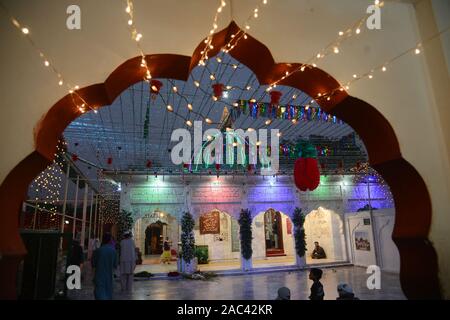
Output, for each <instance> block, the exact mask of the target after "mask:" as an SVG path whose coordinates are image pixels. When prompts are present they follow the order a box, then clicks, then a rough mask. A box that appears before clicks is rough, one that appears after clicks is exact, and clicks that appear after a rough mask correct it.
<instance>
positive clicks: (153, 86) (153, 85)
mask: <svg viewBox="0 0 450 320" xmlns="http://www.w3.org/2000/svg"><path fill="white" fill-rule="evenodd" d="M162 86H163V84H162V82H161V81H158V80H151V81H150V92H151V93H152V99H155V98H156V95H157V94H158V93H159V91H160V90H161V88H162Z"/></svg>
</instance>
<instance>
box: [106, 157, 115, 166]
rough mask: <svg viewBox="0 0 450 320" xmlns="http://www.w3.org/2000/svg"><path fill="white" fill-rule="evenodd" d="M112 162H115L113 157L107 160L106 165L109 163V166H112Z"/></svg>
mask: <svg viewBox="0 0 450 320" xmlns="http://www.w3.org/2000/svg"><path fill="white" fill-rule="evenodd" d="M112 162H113V158H112V157H109V158H108V159H107V160H106V163H108V165H112Z"/></svg>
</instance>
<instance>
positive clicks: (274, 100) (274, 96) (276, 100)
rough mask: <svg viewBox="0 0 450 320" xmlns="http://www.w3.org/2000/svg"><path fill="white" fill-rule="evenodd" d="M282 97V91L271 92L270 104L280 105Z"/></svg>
mask: <svg viewBox="0 0 450 320" xmlns="http://www.w3.org/2000/svg"><path fill="white" fill-rule="evenodd" d="M282 95H283V93H281V92H280V91H270V104H271V105H279V104H280V99H281V96H282Z"/></svg>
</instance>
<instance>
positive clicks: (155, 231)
mask: <svg viewBox="0 0 450 320" xmlns="http://www.w3.org/2000/svg"><path fill="white" fill-rule="evenodd" d="M165 226H166V227H167V224H165V223H162V222H161V221H158V222H155V223H152V224H151V225H149V226H148V227H147V228H146V229H145V255H152V254H161V253H162V252H163V238H164V234H165V232H164V231H165V230H164V227H165Z"/></svg>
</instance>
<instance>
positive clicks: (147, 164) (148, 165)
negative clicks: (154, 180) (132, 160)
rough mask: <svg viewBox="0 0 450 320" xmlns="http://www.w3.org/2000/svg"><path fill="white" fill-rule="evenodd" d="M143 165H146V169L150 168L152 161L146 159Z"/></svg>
mask: <svg viewBox="0 0 450 320" xmlns="http://www.w3.org/2000/svg"><path fill="white" fill-rule="evenodd" d="M145 166H146V167H147V169H150V168H151V167H152V161H151V160H147V163H146V164H145Z"/></svg>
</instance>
